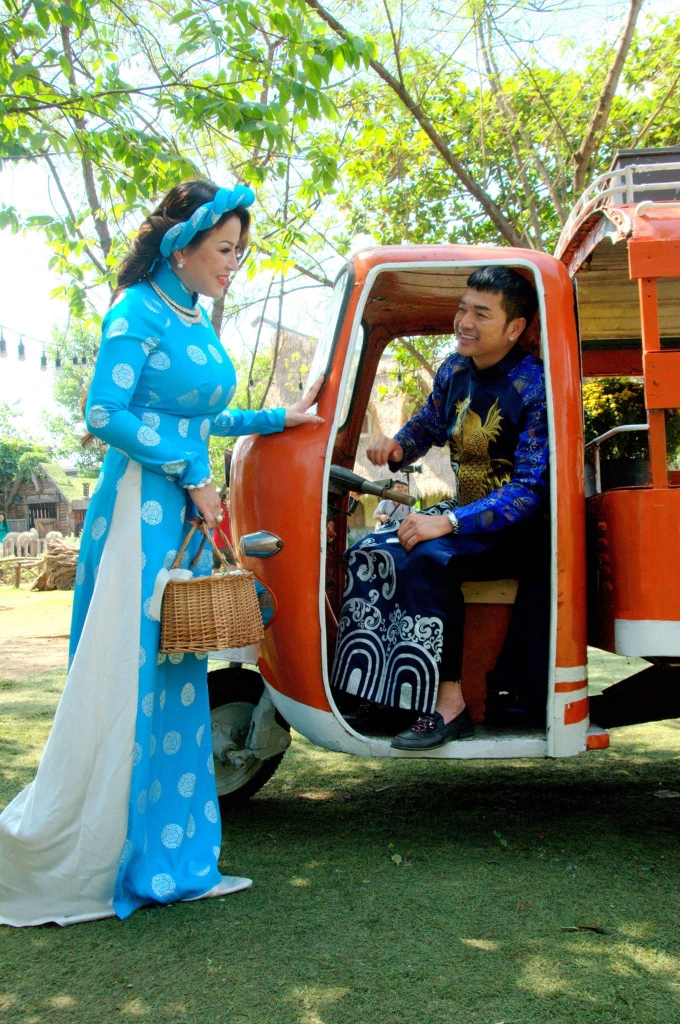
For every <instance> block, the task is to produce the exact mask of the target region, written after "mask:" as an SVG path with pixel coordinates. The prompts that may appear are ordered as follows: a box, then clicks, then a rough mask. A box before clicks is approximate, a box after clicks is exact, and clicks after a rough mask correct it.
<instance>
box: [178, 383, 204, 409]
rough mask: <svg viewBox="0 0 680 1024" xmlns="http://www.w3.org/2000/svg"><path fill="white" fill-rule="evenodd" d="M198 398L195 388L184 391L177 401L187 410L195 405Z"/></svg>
mask: <svg viewBox="0 0 680 1024" xmlns="http://www.w3.org/2000/svg"><path fill="white" fill-rule="evenodd" d="M198 398H199V395H198V391H197V390H196V388H192V389H191V391H185V393H184V394H183V395H180V396H179V398H178V399H177V401H178V402H179V404H180V405H183V406H184V407H185V408H187V409H188V408H189V407H190V406H192V405H196V402H197V401H198Z"/></svg>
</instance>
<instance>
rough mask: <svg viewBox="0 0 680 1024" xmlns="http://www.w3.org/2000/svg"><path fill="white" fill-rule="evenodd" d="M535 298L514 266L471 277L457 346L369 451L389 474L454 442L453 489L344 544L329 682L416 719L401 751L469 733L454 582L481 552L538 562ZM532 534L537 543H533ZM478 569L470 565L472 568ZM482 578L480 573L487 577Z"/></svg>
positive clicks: (543, 459) (539, 378)
mask: <svg viewBox="0 0 680 1024" xmlns="http://www.w3.org/2000/svg"><path fill="white" fill-rule="evenodd" d="M536 308H537V299H536V293H535V291H534V289H533V287H532V286H531V284H530V283H529V282H528V281H527V280H526V279H525V278H524V277H523V276H522V275H521V274H519V273H518V272H517V271H514V270H511V269H509V268H507V267H503V266H499V265H491V266H487V267H480V268H479V269H478V270H475V271H474V273H473V274H471V275H470V277H469V278H468V282H467V288H466V291H465V293H464V294H463V297H462V299H461V301H460V305H459V308H458V311H457V313H456V316H455V319H454V332H455V336H456V346H457V347H456V352H455V353H454V354H452V355H450V356H449V357H448V358H447V359H446V360H445V361H444V363H443V364H442V366H441V367H440V369H439V370H438V372H437V375H436V377H435V380H434V386H433V389H432V394H431V395H430V396H429V398H428V399H427V401H426V403H425V405H424V406H423V407H422V408H421V409H420V410H419V411H418V412H417V413H416V415H415V416H414V417H413V418H412V419H411V420H409V422H408V423H407V424H406V426H405V427H403V428H402V430H400V431H399V432H398V434H397V435H396V437H394V438H389V437H385V436H384V435H383V436H381V437H380V438H378V439H377V440H376V441H374V442H373V443H372V444H371V446H370V447H369V449H368V451H367V455H368V458H369V460H370V461H371V462H372V463H373V464H374V465H376V466H382V465H384V464H385V463H387V464H388V465H389V467H390V470H391V471H392V472H394V471H396V470H398V469H401V468H403V467H404V466H406V465H409V464H410V463H412V462H414V461H415V460H416V459H418V458H420V457H421V456H423V455H424V454H425V453H426V452H427V451H428V449H429V448H430V447H431V446H432V445H438V446H440V447H441V446H443V445H444V444H447V443H448V444H449V446H450V449H451V462H452V466H453V469H454V473H455V476H456V481H457V487H456V494H455V495H454V496H453V498H452V499H451V500H449V501H445V502H441V503H440V504H439V505H435V506H433V507H432V508H430V509H427V511H426V512H424V513H415V514H414V513H411V514H409V515H407V516H406V518H405V519H404V520H403V521H402V523H401V524H400V525H399V527H398V529H396V530H395V529H393V530H391V531H388V530H381V531H380V533H379V534H373V535H371V536H369V537H366V538H364V540H362V541H360V542H359V543H358V544H356V545H355V546H354V547H352V548H350V549H349V551H348V552H347V556H346V564H347V585H346V588H345V595H344V602H343V607H342V612H341V616H340V621H339V629H338V644H337V648H336V657H335V663H334V666H333V681H332V682H333V686H335V687H336V688H337V689H338V690H341V691H344V692H346V693H349V694H353V695H355V696H356V697H358V698H360V699H361V700H368V701H372V702H375V703H376V704H380V705H382V706H387V707H391V708H401V709H405V710H409V711H414V712H419V714H420V717H419V718H418V720H417V721H416V722H415V723H414V724H413V725H412V726H411V728H410V729H407V730H405V731H404V732H402V733H400V734H399V735H398V736H396V737H395V738H394V740H393V741H392V745H393V746H395V747H398V748H400V749H406V750H424V749H430V748H433V747H438V746H441V745H443V744H444V743H447V742H449V740H452V739H462V738H465V737H467V736H470V735H472V733H473V731H474V725H473V722H472V719H471V718H470V714H469V712H468V710H467V708H466V707H465V702H464V699H463V694H462V691H461V685H460V676H461V665H462V654H463V624H464V604H463V597H462V593H461V590H460V584H461V583H462V582H463V581H464V580H465V579H474V578H485V575H486V574H488V572H489V560H491V561H492V563H493V564H494V565H495V566H496V567H497V568H498V570H499V571H497V572H496V574H495V575H496V577H497V578H500V577H501V576H503V575H504V572H503V571H502V570H503V569H505V570H506V572H507V568H506V566H507V564H508V561H509V560H512V559H513V558H514V560H515V562H517V560H518V555H519V561H520V562H523V561H526V562H528V563H529V564H530V563H531V561H532V538H533V537H536V536H537V534H538V533H540V532H541V530H540V529H539V527H540V521H541V520H542V519H544V512H545V508H546V506H547V501H548V473H547V470H548V427H547V417H546V403H545V385H544V379H543V370H542V364H541V362H540V360H538V359H536V358H535V357H534V356H531V355H529V354H527V353H526V352H525V351H524V349H522V347H521V345H520V344H519V339H520V337H521V336H522V334H523V333H524V331H525V329H526V328H527V327H528V325H529V324H530V323H531V321H532V319H533V317H534V314H535V312H536ZM536 543H539V542H538V541H536ZM478 567H479V568H480V570H481V571H482V572H483V573H484V575H482V576H476V571H477V568H478ZM487 578H488V576H487Z"/></svg>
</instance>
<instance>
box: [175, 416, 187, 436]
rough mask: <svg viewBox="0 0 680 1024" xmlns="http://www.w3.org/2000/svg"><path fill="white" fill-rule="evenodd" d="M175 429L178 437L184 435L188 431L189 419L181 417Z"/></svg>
mask: <svg viewBox="0 0 680 1024" xmlns="http://www.w3.org/2000/svg"><path fill="white" fill-rule="evenodd" d="M177 430H178V432H179V434H180V437H186V436H187V434H188V433H189V420H185V419H181V420H180V421H179V423H178V424H177Z"/></svg>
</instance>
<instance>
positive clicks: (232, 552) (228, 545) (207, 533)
mask: <svg viewBox="0 0 680 1024" xmlns="http://www.w3.org/2000/svg"><path fill="white" fill-rule="evenodd" d="M199 529H200V531H201V533H202V534H203V535H204V536H203V541H202V542H201V550H202V549H203V546H204V544H205V542H206V540H207V541H208V543H209V544H210V547H211V548H212V549H213V551H214V552H215V554H216V555H217V557H218V558H219V560H220V562H221V563H222V565H224V566H225V567H227V568H228V566H227V560H226V558H225V557H224V555H223V554H222V552H221V551H220V549H219V548H218V546H217V544H216V543H215V541H214V540H213V538H212V533H211V532H210V530H209V529H208V527H207V526H206V525H205V519H201V518H200V516H199V517H198V518H197V521H196V522H195V523H194V524H193V525H192V527H191V529H190V530H189V532H188V534H187V535H186V537H185V538H184V543H183V544H182V547H181V548H180V549H179V551H178V552H177V555H176V556H175V561H174V562H173V563H172V566H171V568H173V569H179V563H180V562H181V561H182V555H183V554H184V552H185V551H186V549H187V547H188V544H189V541H190V540H191V538H192V537H193V535H194V534H195V532H196V530H199ZM215 529H216V530H217V531H218V532H219V534H220V536H221V537H222V539H223V541H224V543H225V546H226V548H227V550H228V552H229V554H230V555H231V557H232V559H233V561H234V564H235V565H236V568H237V569H243V565H242V563H241V559H240V558H239V556H238V555H237V554H236V551H235V549H234V546H233V544H232V543H231V542H230V540H229V538H228V537H227V536H226V534H225V533H224V531H223V530H222V528H221V527H220V526H216V527H215ZM199 553H200V551H199ZM195 561H196V559H194V562H195ZM194 562H192V563H191V564H192V565H193V564H194Z"/></svg>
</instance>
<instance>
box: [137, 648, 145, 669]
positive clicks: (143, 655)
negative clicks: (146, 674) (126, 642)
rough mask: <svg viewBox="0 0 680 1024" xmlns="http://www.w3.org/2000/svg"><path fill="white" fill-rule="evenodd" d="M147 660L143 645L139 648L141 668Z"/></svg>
mask: <svg viewBox="0 0 680 1024" xmlns="http://www.w3.org/2000/svg"><path fill="white" fill-rule="evenodd" d="M145 661H146V651H145V650H144V648H143V647H140V648H139V667H140V668H141V667H142V665H143V664H144V662H145Z"/></svg>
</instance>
